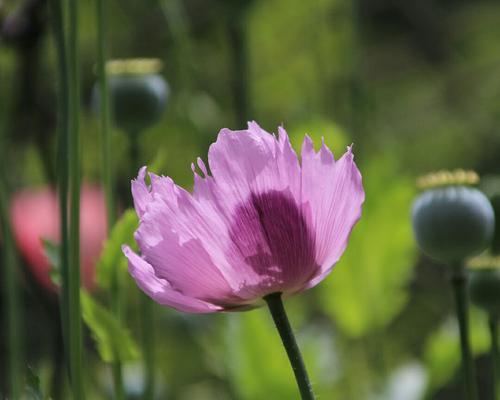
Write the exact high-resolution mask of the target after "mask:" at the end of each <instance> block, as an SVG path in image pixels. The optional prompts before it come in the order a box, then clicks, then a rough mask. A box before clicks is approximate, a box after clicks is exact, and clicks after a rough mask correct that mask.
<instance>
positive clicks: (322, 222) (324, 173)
mask: <svg viewBox="0 0 500 400" xmlns="http://www.w3.org/2000/svg"><path fill="white" fill-rule="evenodd" d="M364 199H365V193H364V190H363V185H362V182H361V174H360V172H359V170H358V168H357V167H356V164H355V163H354V156H353V154H352V149H351V147H349V148H348V149H347V152H346V153H345V154H344V155H343V156H342V157H341V158H340V159H339V160H338V161H335V160H334V158H333V155H332V153H331V152H330V150H329V149H328V148H327V147H326V146H325V145H324V144H323V146H322V147H321V149H320V151H319V152H318V153H315V152H314V149H313V147H312V142H311V140H310V139H309V138H308V137H306V138H305V139H304V143H303V146H302V200H303V201H304V203H307V204H308V205H309V207H310V212H311V219H312V223H313V225H314V231H315V241H316V261H317V262H318V264H319V265H321V271H320V273H319V274H318V275H317V276H316V277H315V278H314V279H312V280H311V282H310V283H309V285H308V286H307V287H312V286H314V285H315V284H317V283H318V282H320V281H321V280H322V279H323V278H324V277H325V276H326V275H327V274H328V273H329V272H330V271H331V269H332V266H333V265H334V264H335V263H336V262H337V261H338V260H339V258H340V256H341V255H342V253H343V252H344V250H345V248H346V246H347V240H348V238H349V235H350V233H351V230H352V228H353V227H354V225H355V223H356V222H357V221H358V219H359V218H360V217H361V205H362V204H363V202H364Z"/></svg>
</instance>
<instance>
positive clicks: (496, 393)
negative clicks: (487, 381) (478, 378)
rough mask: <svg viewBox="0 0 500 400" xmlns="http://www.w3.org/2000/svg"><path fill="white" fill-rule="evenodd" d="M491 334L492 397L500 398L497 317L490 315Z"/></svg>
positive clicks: (499, 351) (499, 356) (497, 399)
mask: <svg viewBox="0 0 500 400" xmlns="http://www.w3.org/2000/svg"><path fill="white" fill-rule="evenodd" d="M488 325H489V328H490V336H491V350H490V352H491V371H492V374H491V375H492V378H493V398H494V399H495V400H500V349H499V347H498V318H497V317H496V316H494V315H490V318H489V320H488Z"/></svg>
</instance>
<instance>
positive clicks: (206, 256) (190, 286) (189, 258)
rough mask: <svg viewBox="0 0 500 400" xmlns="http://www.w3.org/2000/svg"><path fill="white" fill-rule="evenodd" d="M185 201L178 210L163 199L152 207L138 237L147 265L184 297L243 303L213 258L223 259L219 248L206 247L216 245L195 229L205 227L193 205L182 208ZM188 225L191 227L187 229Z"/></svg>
mask: <svg viewBox="0 0 500 400" xmlns="http://www.w3.org/2000/svg"><path fill="white" fill-rule="evenodd" d="M183 200H184V201H189V200H187V199H182V198H181V199H178V201H177V202H176V203H175V204H176V205H175V207H171V204H167V203H165V202H164V201H163V200H162V199H158V200H155V201H153V202H152V203H150V205H149V209H148V212H147V213H146V214H144V216H143V218H142V220H141V225H140V227H139V229H138V230H137V233H136V240H137V242H138V243H139V247H140V248H141V251H142V253H143V256H144V259H145V261H147V262H148V263H150V264H151V265H154V266H155V274H156V276H158V277H159V278H164V279H167V280H168V281H169V282H170V284H171V285H172V287H174V288H175V289H176V290H178V291H180V292H182V293H184V294H185V295H188V296H192V297H194V298H198V299H203V300H207V301H212V300H213V301H214V302H216V303H217V304H230V303H238V302H243V301H242V299H241V298H239V297H237V296H236V295H235V294H234V291H233V289H232V288H231V287H230V285H229V284H228V282H227V280H226V279H225V278H224V276H223V274H222V272H221V270H220V269H219V268H218V267H217V266H216V265H215V264H214V262H213V260H212V257H213V258H215V259H216V260H217V259H219V262H221V257H224V256H223V255H218V254H217V253H218V250H217V248H216V247H212V248H209V247H205V246H207V243H209V242H213V240H212V238H211V237H210V236H211V235H210V236H209V234H208V232H206V231H203V230H201V229H196V221H199V223H200V224H206V222H205V220H204V219H201V218H200V215H198V213H197V211H196V210H195V209H193V207H192V206H191V205H189V204H188V205H180V202H182V201H183ZM176 209H177V217H175V216H174V212H175V210H176ZM188 221H191V224H190V225H184V224H185V223H187V222H188ZM193 228H194V229H193ZM210 233H211V232H210ZM214 246H216V244H214ZM207 249H210V252H209V251H208V250H207ZM222 262H223V263H225V262H226V261H225V260H224V259H222Z"/></svg>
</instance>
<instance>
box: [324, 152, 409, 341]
mask: <svg viewBox="0 0 500 400" xmlns="http://www.w3.org/2000/svg"><path fill="white" fill-rule="evenodd" d="M361 170H362V171H361V172H362V174H363V184H364V187H365V192H366V201H365V204H364V205H363V213H362V217H361V219H360V221H359V222H358V224H357V225H356V226H355V227H354V230H353V233H352V235H351V238H350V239H349V244H348V246H347V249H346V251H345V253H344V255H343V256H342V257H341V259H340V261H339V262H338V264H337V265H336V266H335V267H334V270H333V271H332V273H331V275H330V276H329V277H328V278H327V279H326V280H325V281H324V282H322V283H321V285H319V290H320V292H319V293H320V297H321V299H322V300H323V301H322V305H323V307H324V310H325V311H326V312H327V313H328V314H330V315H331V316H332V317H333V318H334V319H335V320H336V322H337V323H338V325H339V327H340V328H341V329H342V331H343V332H344V333H345V334H346V335H347V336H349V337H351V338H358V337H361V336H363V335H366V334H368V333H369V332H370V330H372V329H381V328H383V327H384V326H385V325H386V324H387V323H389V322H390V321H391V320H392V318H394V317H395V316H396V315H397V313H398V312H399V311H400V310H401V309H402V307H403V306H404V305H405V303H406V302H407V298H408V294H407V291H406V285H407V283H408V280H409V278H410V276H411V271H412V268H413V265H414V258H415V246H414V241H413V234H412V232H411V224H410V220H409V219H410V217H409V212H410V211H409V210H410V207H411V202H412V199H413V196H414V184H413V181H412V180H411V179H409V178H407V177H404V176H402V175H400V172H399V171H398V168H397V164H396V163H395V162H394V161H393V160H392V159H391V158H388V157H386V158H385V159H383V158H382V159H381V158H377V159H374V160H372V161H371V162H370V163H368V164H367V165H365V166H364V168H361Z"/></svg>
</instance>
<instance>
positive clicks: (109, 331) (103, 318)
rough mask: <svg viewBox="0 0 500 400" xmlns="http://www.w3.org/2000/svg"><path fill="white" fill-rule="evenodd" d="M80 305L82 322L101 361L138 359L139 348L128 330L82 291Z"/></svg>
mask: <svg viewBox="0 0 500 400" xmlns="http://www.w3.org/2000/svg"><path fill="white" fill-rule="evenodd" d="M81 304H82V316H83V320H84V321H85V323H86V324H87V326H88V327H89V329H90V332H91V333H92V337H93V338H94V340H95V341H96V343H97V350H98V352H99V355H100V356H101V358H102V360H103V361H105V362H113V361H116V360H119V361H122V362H125V361H132V360H136V359H138V358H139V354H140V353H139V347H138V346H137V344H136V343H135V341H134V339H133V338H132V336H131V334H130V332H129V331H128V329H126V328H125V327H123V326H122V325H121V324H120V322H119V321H118V320H117V319H116V317H115V316H114V315H112V314H111V313H110V312H109V311H108V310H106V309H105V308H104V307H102V306H101V305H99V304H98V303H97V302H96V301H95V300H94V299H93V298H92V297H91V296H90V295H89V294H88V293H86V292H85V291H83V290H82V291H81Z"/></svg>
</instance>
